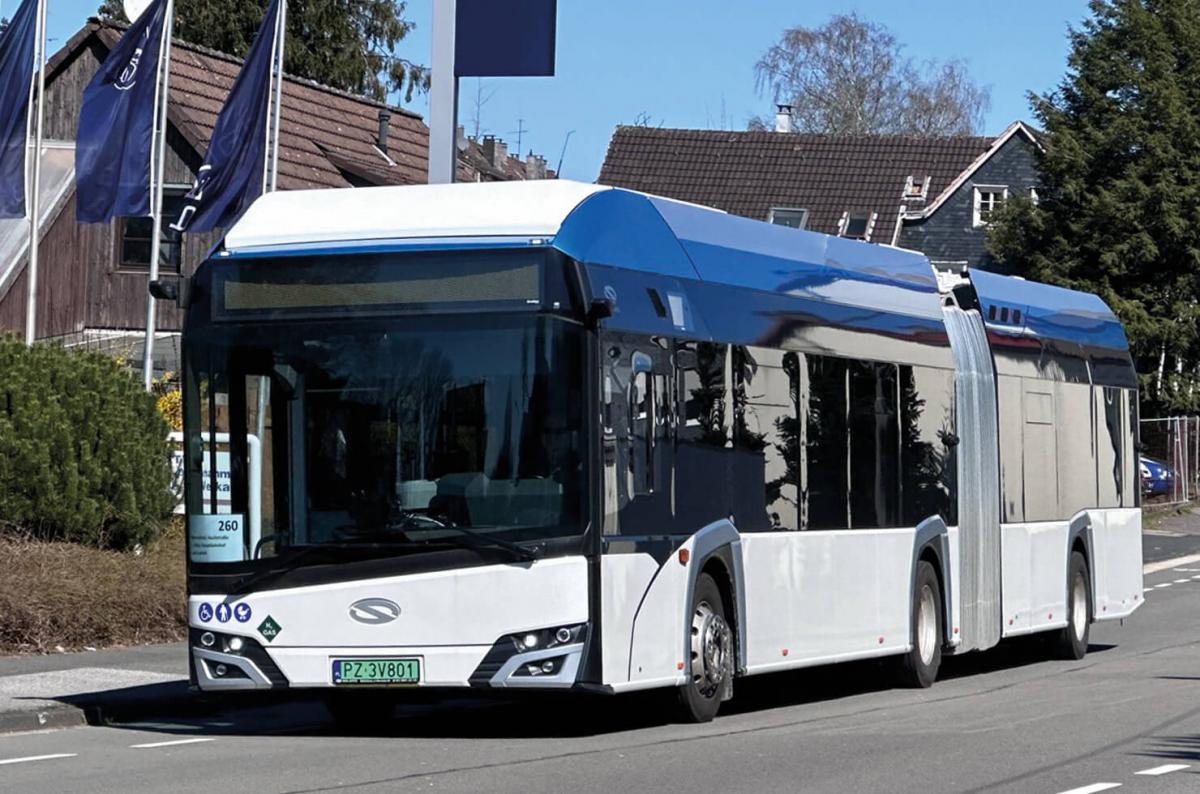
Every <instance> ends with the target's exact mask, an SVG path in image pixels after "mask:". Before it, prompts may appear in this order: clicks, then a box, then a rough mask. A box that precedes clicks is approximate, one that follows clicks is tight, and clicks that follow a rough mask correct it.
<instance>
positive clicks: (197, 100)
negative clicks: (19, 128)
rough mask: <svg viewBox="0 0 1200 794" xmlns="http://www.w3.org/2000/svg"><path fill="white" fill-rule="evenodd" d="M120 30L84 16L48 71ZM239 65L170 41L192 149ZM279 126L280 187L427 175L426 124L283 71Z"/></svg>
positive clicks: (203, 140)
mask: <svg viewBox="0 0 1200 794" xmlns="http://www.w3.org/2000/svg"><path fill="white" fill-rule="evenodd" d="M123 32H124V26H121V25H114V24H109V23H103V22H99V21H97V20H95V19H93V20H90V21H89V22H88V24H87V25H86V26H85V27H84V28H83V29H82V30H81V31H79V33H77V34H76V35H75V36H73V37H72V38H71V40H70V41H69V42H67V44H66V46H65V47H64V48H63V50H62V51H60V52H59V53H58V54H57V55H56V56H55V57H54V58H53V59H52V60H51V62H50V63H48V67H49V68H50V69H51V70H53V68H54V66H55V65H56V64H57V63H60V62H62V61H63V60H65V59H66V57H67V56H68V55H69V53H70V52H72V51H74V50H75V49H76V48H78V47H79V46H80V45H82V44H83V42H84V41H85V40H86V39H87V38H88V37H89V36H90V35H92V34H94V35H96V36H97V37H98V39H99V40H100V42H101V43H102V45H103V46H104V47H105V49H109V50H111V49H112V47H113V46H114V45H115V44H116V42H117V40H118V39H119V38H120V36H121V35H122V33H123ZM241 67H242V60H241V59H240V58H235V57H233V56H230V55H226V54H225V53H221V52H217V51H215V50H211V49H208V48H206V47H200V46H198V45H195V44H190V43H187V42H184V41H180V40H179V39H176V40H175V42H174V44H173V47H172V49H171V104H170V106H169V108H168V114H169V118H170V121H171V123H172V125H174V126H175V127H176V128H177V129H178V130H179V132H180V133H181V134H182V135H183V137H184V139H185V140H187V142H188V143H189V144H191V146H192V147H193V148H194V149H195V150H196V151H197V152H199V153H203V152H205V151H207V149H208V144H209V141H210V140H211V139H212V132H213V126H214V125H215V124H216V122H217V114H218V113H220V111H221V107H222V105H223V104H224V102H225V98H226V97H227V96H228V94H229V89H230V88H231V87H232V86H233V81H234V79H235V78H236V77H237V74H238V71H239V70H240V69H241ZM385 109H386V110H387V111H389V112H390V113H391V118H390V120H389V125H388V150H387V155H386V156H385V155H384V154H383V153H382V152H380V151H379V150H378V148H376V139H377V137H378V133H379V112H380V111H381V110H385ZM280 128H281V130H282V134H281V137H280V141H279V187H280V188H282V189H284V190H294V189H302V188H321V187H350V186H351V179H357V180H362V181H365V182H369V183H371V184H377V185H403V184H417V183H424V182H425V181H426V174H427V170H428V158H429V128H428V127H427V126H425V123H424V121H422V119H421V117H420V116H419V115H418V114H416V113H413V112H412V111H409V110H405V109H403V108H397V107H391V106H388V105H385V104H382V103H379V102H376V101H374V100H371V99H368V98H366V97H361V96H356V95H354V94H350V93H347V92H345V91H340V90H338V89H335V88H331V87H329V86H324V85H321V84H319V83H316V82H313V81H311V80H304V79H301V78H297V77H292V76H285V80H284V90H283V107H282V110H281V113H280ZM489 168H490V167H489ZM480 170H481V169H480V167H479V164H478V163H476V162H474V161H473V158H468V157H461V158H460V161H459V167H458V176H457V178H458V179H459V180H461V181H472V182H473V181H476V180H477V179H478V178H480ZM490 170H491V171H497V173H494V174H492V173H485V174H484V176H483V178H485V179H488V178H493V179H494V178H505V177H506V178H510V179H523V178H525V168H524V163H523V162H522V161H521V160H519V159H518V158H509V163H508V167H507V168H505V169H503V174H504V176H503V177H501V176H500V171H499V169H495V168H491V169H490Z"/></svg>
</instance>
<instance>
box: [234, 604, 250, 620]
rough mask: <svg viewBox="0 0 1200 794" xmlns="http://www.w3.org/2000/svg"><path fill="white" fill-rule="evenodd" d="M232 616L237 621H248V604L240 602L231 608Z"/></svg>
mask: <svg viewBox="0 0 1200 794" xmlns="http://www.w3.org/2000/svg"><path fill="white" fill-rule="evenodd" d="M233 617H234V618H236V619H237V622H238V623H248V622H249V621H250V605H249V604H247V603H245V602H242V603H240V604H238V605H237V606H235V607H234V608H233Z"/></svg>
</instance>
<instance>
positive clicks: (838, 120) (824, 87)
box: [750, 14, 990, 135]
mask: <svg viewBox="0 0 1200 794" xmlns="http://www.w3.org/2000/svg"><path fill="white" fill-rule="evenodd" d="M754 71H755V75H756V78H757V80H756V82H757V88H758V91H759V93H760V94H764V93H769V94H770V95H771V96H772V97H773V98H774V100H775V101H776V102H782V103H787V104H790V105H792V107H793V128H794V129H795V130H796V131H797V132H819V133H827V134H835V135H841V134H845V135H864V134H871V133H902V134H912V135H961V134H967V133H972V132H975V131H977V130H979V128H980V127H981V126H982V123H983V114H984V112H985V111H986V110H987V108H988V104H989V101H990V97H989V92H988V89H986V88H980V87H979V86H977V85H976V84H975V83H974V82H973V81H972V80H971V77H970V75H969V74H967V69H966V65H965V64H964V63H963V62H962V61H958V60H951V61H946V62H937V61H928V62H925V63H922V64H920V65H918V64H916V63H914V62H913V60H912V59H911V58H908V57H905V55H904V52H903V47H901V45H900V44H899V43H898V42H897V41H896V38H895V36H893V35H892V34H891V33H890V32H889V31H888V30H887V28H885V27H883V26H882V25H878V24H875V23H873V22H867V21H865V20H862V19H859V18H858V16H856V15H854V14H850V15H848V16H847V15H838V16H834V17H833V18H831V19H830V20H829V22H827V23H825V24H824V25H823V26H821V27H819V28H799V27H797V28H789V29H788V30H785V31H784V32H783V36H782V37H781V38H780V40H779V42H778V43H776V44H774V45H772V46H771V48H770V49H768V50H767V51H766V53H764V54H763V56H762V57H761V58H760V59H759V61H758V63H757V64H755V67H754ZM750 126H751V128H758V129H761V128H764V127H765V128H767V129H770V128H771V126H772V125H771V124H770V123H769V122H768V121H767V120H765V119H762V120H757V121H756V122H752V123H751V125H750Z"/></svg>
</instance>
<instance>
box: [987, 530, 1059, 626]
mask: <svg viewBox="0 0 1200 794" xmlns="http://www.w3.org/2000/svg"><path fill="white" fill-rule="evenodd" d="M1069 529H1070V526H1069V524H1068V523H1067V522H1066V521H1038V522H1034V523H1027V524H1003V525H1002V526H1001V527H1000V544H1001V566H1000V567H1001V575H1002V588H1001V603H1002V605H1003V607H1002V608H1003V614H1004V625H1003V636H1005V637H1014V636H1017V635H1020V634H1029V633H1031V632H1035V631H1042V630H1045V629H1051V628H1058V627H1062V626H1065V625H1067V536H1068V532H1069Z"/></svg>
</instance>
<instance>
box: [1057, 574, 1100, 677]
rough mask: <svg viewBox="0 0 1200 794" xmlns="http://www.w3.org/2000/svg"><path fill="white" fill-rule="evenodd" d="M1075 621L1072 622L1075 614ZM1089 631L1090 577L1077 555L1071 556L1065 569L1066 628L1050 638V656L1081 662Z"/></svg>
mask: <svg viewBox="0 0 1200 794" xmlns="http://www.w3.org/2000/svg"><path fill="white" fill-rule="evenodd" d="M1080 606H1082V608H1083V609H1082V612H1079V613H1078V615H1079V619H1078V620H1077V619H1076V615H1077V610H1079V607H1080ZM1091 630H1092V577H1091V572H1090V571H1089V570H1088V564H1087V560H1086V559H1085V558H1084V556H1083V555H1082V554H1080V553H1079V552H1078V551H1073V552H1071V562H1070V564H1069V565H1068V566H1067V625H1066V627H1065V628H1063V629H1062V631H1059V632H1057V633H1056V634H1054V635H1053V640H1052V641H1051V642H1052V646H1053V652H1054V656H1055V657H1056V658H1059V659H1082V658H1083V657H1084V656H1086V655H1087V650H1088V636H1089V635H1090V634H1091Z"/></svg>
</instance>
